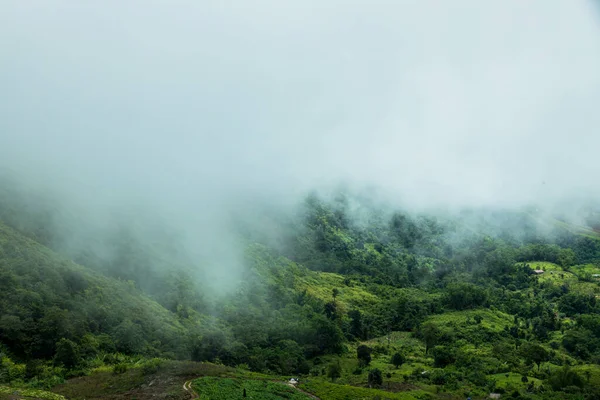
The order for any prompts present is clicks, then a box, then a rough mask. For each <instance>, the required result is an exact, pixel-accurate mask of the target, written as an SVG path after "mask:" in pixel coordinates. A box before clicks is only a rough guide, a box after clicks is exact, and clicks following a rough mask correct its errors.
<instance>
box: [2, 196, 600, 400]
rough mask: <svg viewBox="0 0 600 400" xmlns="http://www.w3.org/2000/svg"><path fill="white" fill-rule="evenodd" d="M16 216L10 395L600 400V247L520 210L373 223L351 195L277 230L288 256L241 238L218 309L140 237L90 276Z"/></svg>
mask: <svg viewBox="0 0 600 400" xmlns="http://www.w3.org/2000/svg"><path fill="white" fill-rule="evenodd" d="M1 206H2V202H0V209H1ZM12 210H13V211H11V218H10V219H9V220H8V221H7V222H8V223H9V224H10V225H11V226H12V227H9V226H8V225H7V224H0V278H1V279H0V315H1V316H0V353H1V363H0V385H4V386H3V387H4V388H6V389H3V390H4V391H5V392H6V391H9V392H11V393H12V391H20V392H19V393H21V394H19V396H21V397H22V398H27V393H32V392H26V391H27V390H40V389H43V390H46V391H51V392H54V393H58V394H60V395H63V396H65V397H66V398H72V399H84V398H87V399H91V398H96V399H102V398H106V399H109V398H110V399H118V398H134V397H135V398H145V397H144V396H148V395H149V393H161V395H164V396H167V397H169V396H170V397H169V398H173V399H177V398H181V399H184V398H188V397H189V396H190V394H189V393H191V392H190V390H192V389H193V391H194V392H195V393H197V394H198V396H200V398H237V397H236V396H242V395H243V392H244V389H246V392H247V394H248V395H250V396H252V398H273V399H277V398H298V399H300V398H311V396H313V397H312V398H315V397H316V398H321V399H373V398H382V399H386V398H388V399H436V398H439V399H461V398H465V397H466V396H471V397H472V398H473V399H477V398H481V399H482V398H486V397H487V396H488V395H489V393H500V394H503V395H506V396H511V397H517V398H518V397H519V396H521V398H531V399H545V398H548V399H550V398H573V399H579V398H586V397H585V396H588V397H587V398H593V396H596V395H598V392H597V387H598V386H597V385H596V382H598V381H599V379H600V367H599V362H600V316H599V312H600V303H598V301H597V298H598V296H599V295H600V280H598V279H596V278H595V277H594V275H595V274H597V273H599V272H598V271H600V241H597V240H595V239H593V238H590V237H587V236H582V235H579V234H575V233H572V232H569V231H565V230H562V229H560V230H557V231H551V232H548V230H547V227H545V226H544V227H541V226H538V225H536V222H535V219H533V218H529V217H527V215H525V214H523V213H520V212H519V213H514V214H512V213H510V212H506V211H505V212H499V213H496V214H494V213H491V214H490V213H488V212H487V211H482V212H481V213H480V214H478V213H470V214H468V215H462V216H460V215H454V216H451V215H445V216H433V215H413V214H409V213H405V212H402V211H385V212H382V211H381V210H378V209H374V208H372V207H371V206H370V205H368V204H367V205H364V210H363V211H362V212H361V218H360V222H358V221H359V220H358V219H356V217H355V216H354V214H353V212H354V211H353V212H351V211H350V210H349V208H348V201H346V200H344V199H343V198H342V199H341V200H340V199H337V200H336V199H333V200H324V199H321V198H318V197H315V196H311V197H309V198H307V201H306V202H305V204H304V205H303V207H302V212H301V213H300V217H298V218H296V219H292V220H288V221H284V222H281V221H280V222H277V220H274V221H275V222H277V223H280V225H281V226H280V229H279V231H280V232H281V238H280V239H281V240H280V241H279V245H277V246H274V245H272V243H271V242H269V241H268V240H262V241H261V240H260V239H259V238H257V237H256V236H252V235H247V234H246V233H243V232H242V233H240V243H244V246H245V248H244V255H245V258H244V260H243V269H242V270H241V271H240V275H239V276H237V277H236V279H237V280H239V281H240V284H239V285H238V286H237V287H236V290H235V291H233V292H230V293H223V294H221V295H219V296H215V295H213V294H211V293H213V292H211V291H210V290H209V288H210V287H211V284H212V282H210V281H209V280H208V281H207V280H203V279H202V278H200V277H199V276H201V275H194V274H190V271H193V268H194V267H195V266H194V265H193V264H191V263H190V264H186V263H185V262H184V259H185V257H181V256H176V259H175V260H174V261H173V262H170V261H169V260H168V257H166V254H167V253H165V252H163V251H162V250H161V249H160V247H159V246H155V247H154V250H153V251H147V249H148V248H149V247H148V243H145V242H144V241H143V238H139V237H136V236H135V235H133V234H130V233H131V232H130V233H128V234H126V235H122V236H117V238H118V239H119V240H121V239H123V240H124V238H129V239H127V240H126V241H125V243H126V245H123V246H120V247H118V255H119V257H117V258H114V257H113V258H111V259H110V260H108V261H107V260H104V259H103V258H102V257H99V256H95V257H91V256H89V255H88V256H85V254H84V253H80V255H81V256H80V257H78V260H80V261H81V262H82V263H83V265H81V264H77V263H75V262H73V261H71V260H70V258H69V256H67V254H72V253H69V252H63V251H62V250H61V248H62V247H61V246H59V245H53V243H56V240H54V239H53V237H54V236H53V233H52V231H48V232H46V233H45V236H44V237H45V238H46V239H48V240H44V242H45V243H46V244H47V245H48V246H52V247H53V249H50V248H49V247H46V246H44V245H42V244H40V242H38V241H36V240H34V238H35V239H37V240H40V241H42V239H40V237H41V236H39V235H34V234H32V232H40V229H39V226H38V225H39V224H42V225H43V223H44V221H46V219H44V218H42V219H36V218H33V219H31V214H28V217H27V218H28V219H29V220H28V224H27V227H26V228H27V229H25V228H24V225H22V224H21V225H20V224H18V223H16V221H18V216H19V213H20V212H21V211H19V209H18V208H13V209H12ZM34 215H35V213H34ZM503 224H505V225H503ZM516 226H520V227H522V228H523V229H520V230H518V231H516V233H513V230H514V228H515V227H516ZM112 240H114V238H113V239H112ZM117 242H118V241H117ZM97 244H98V241H94V242H93V243H90V246H96V245H97ZM155 253H160V257H159V259H158V260H154V259H155V256H154V255H155ZM157 257H158V256H157ZM144 260H151V261H150V262H148V263H146V262H145V261H144ZM152 260H154V261H152ZM167 265H168V266H169V267H168V268H167V267H166V266H167ZM158 266H162V267H160V268H159V267H158ZM157 268H158V269H157ZM535 270H543V271H544V272H543V273H536V272H535ZM146 272H147V273H146ZM124 276H128V277H131V278H132V279H127V280H125V279H123V277H124ZM138 276H139V277H140V280H139V281H138V280H137V279H136V278H137V277H138ZM141 282H142V283H141ZM175 360H179V361H175ZM291 377H297V378H299V380H300V382H299V384H298V385H297V387H296V388H294V387H290V386H289V385H287V384H286V382H287V381H288V380H289V379H290V378H291ZM184 383H186V384H187V385H188V386H186V388H184ZM154 391H155V392H154ZM40 393H41V392H40ZM582 396H583V397H582ZM589 396H592V397H589Z"/></svg>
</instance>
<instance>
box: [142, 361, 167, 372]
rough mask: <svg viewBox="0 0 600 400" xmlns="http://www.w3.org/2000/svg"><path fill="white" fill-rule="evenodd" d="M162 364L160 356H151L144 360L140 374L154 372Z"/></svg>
mask: <svg viewBox="0 0 600 400" xmlns="http://www.w3.org/2000/svg"><path fill="white" fill-rule="evenodd" d="M162 364H163V360H161V359H160V358H153V359H151V360H148V361H146V362H145V363H144V364H142V374H143V375H151V374H155V373H157V372H158V371H159V370H160V367H161V366H162Z"/></svg>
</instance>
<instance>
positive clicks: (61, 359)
mask: <svg viewBox="0 0 600 400" xmlns="http://www.w3.org/2000/svg"><path fill="white" fill-rule="evenodd" d="M79 358H80V357H79V348H78V346H77V344H76V343H75V342H73V341H71V340H69V339H65V338H62V339H61V340H60V341H59V342H58V343H57V344H56V354H55V355H54V361H55V362H56V363H58V364H62V365H64V366H65V367H66V368H73V367H75V366H76V365H77V364H78V363H79Z"/></svg>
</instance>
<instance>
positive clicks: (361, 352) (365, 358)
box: [356, 344, 373, 367]
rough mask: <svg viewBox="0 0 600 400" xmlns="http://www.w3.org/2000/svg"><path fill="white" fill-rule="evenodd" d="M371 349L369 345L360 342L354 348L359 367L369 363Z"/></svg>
mask: <svg viewBox="0 0 600 400" xmlns="http://www.w3.org/2000/svg"><path fill="white" fill-rule="evenodd" d="M372 351H373V349H371V348H370V347H369V346H365V345H364V344H361V345H360V346H358V347H357V348H356V358H358V364H359V365H360V366H361V367H366V366H367V365H369V364H370V363H371V352H372Z"/></svg>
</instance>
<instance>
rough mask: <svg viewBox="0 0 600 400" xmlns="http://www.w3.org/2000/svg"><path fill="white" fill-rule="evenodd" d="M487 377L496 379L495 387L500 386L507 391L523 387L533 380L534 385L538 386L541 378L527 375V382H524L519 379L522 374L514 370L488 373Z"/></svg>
mask: <svg viewBox="0 0 600 400" xmlns="http://www.w3.org/2000/svg"><path fill="white" fill-rule="evenodd" d="M489 377H490V378H492V379H493V380H495V381H496V387H497V388H502V389H505V390H507V391H508V390H519V389H525V388H527V386H528V385H529V384H530V383H531V382H534V383H535V386H536V387H539V386H540V385H541V384H542V381H541V380H539V379H537V378H533V377H530V376H529V377H527V382H526V383H524V382H522V381H521V378H522V375H520V374H516V373H514V372H510V373H506V374H494V375H489Z"/></svg>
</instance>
